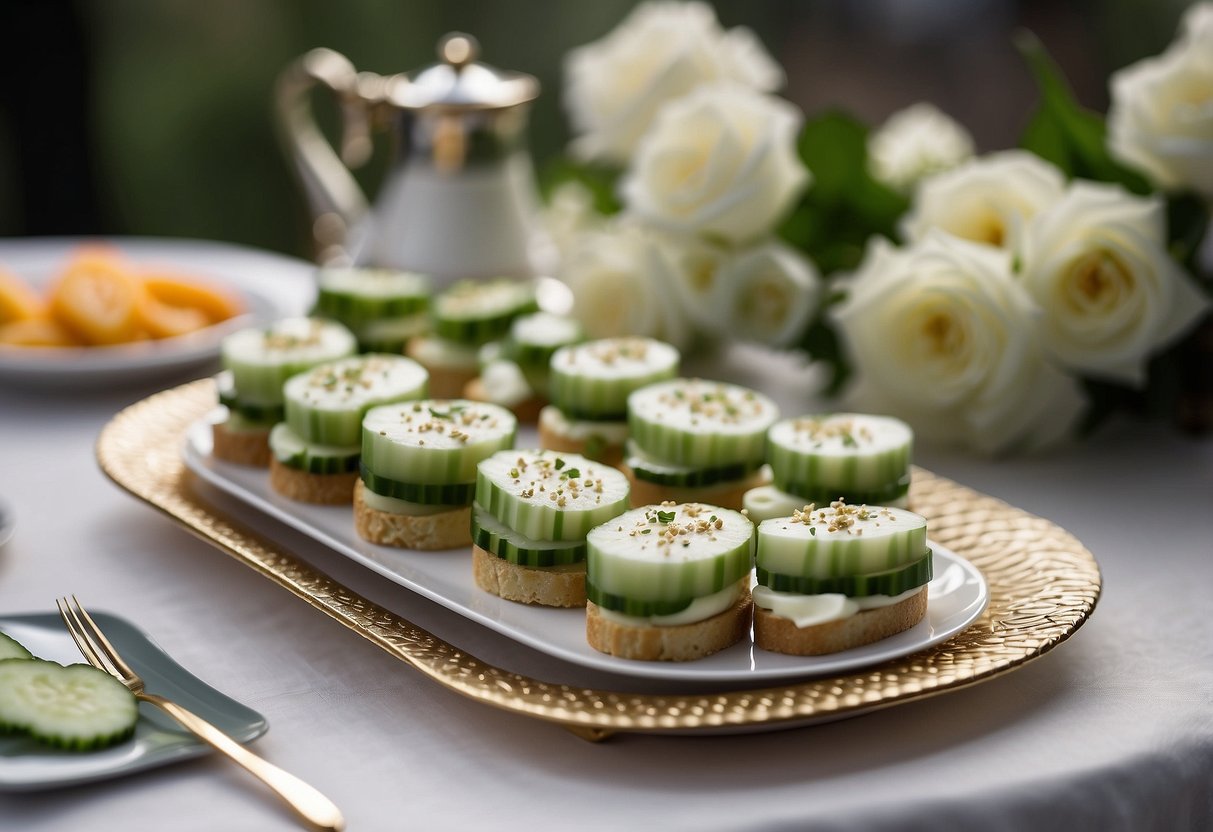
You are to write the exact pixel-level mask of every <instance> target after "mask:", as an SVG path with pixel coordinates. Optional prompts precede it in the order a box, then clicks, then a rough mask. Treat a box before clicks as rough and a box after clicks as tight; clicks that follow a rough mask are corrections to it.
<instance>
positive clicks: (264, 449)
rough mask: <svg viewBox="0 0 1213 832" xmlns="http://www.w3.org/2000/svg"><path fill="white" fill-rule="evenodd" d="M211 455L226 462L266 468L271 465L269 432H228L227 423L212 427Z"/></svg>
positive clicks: (219, 423)
mask: <svg viewBox="0 0 1213 832" xmlns="http://www.w3.org/2000/svg"><path fill="white" fill-rule="evenodd" d="M211 437H212V444H211V455H212V456H214V457H215V458H216V459H222V460H223V461H224V462H235V463H238V464H240V465H253V466H256V467H257V468H266V467H268V466H269V464H270V458H271V457H272V456H273V454H272V453H270V432H269V430H268V429H267V430H228V429H227V422H226V421H224V422H218V423H217V424H214V425H212V426H211Z"/></svg>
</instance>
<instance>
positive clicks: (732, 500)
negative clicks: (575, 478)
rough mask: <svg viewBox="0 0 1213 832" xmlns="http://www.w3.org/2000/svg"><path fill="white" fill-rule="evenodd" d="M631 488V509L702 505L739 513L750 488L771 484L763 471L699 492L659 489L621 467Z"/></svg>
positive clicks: (626, 468)
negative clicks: (668, 503) (671, 504)
mask: <svg viewBox="0 0 1213 832" xmlns="http://www.w3.org/2000/svg"><path fill="white" fill-rule="evenodd" d="M620 470H621V471H623V473H624V474H626V475H627V478H628V482H630V483H631V484H632V505H634V506H649V505H658V504H659V503H661V502H663V501H665V500H673V501H674V502H676V503H705V504H707V505H710V506H720V507H721V508H731V509H733V510H734V511H741V509H742V502H743V498H744V497H745V493H746V492H747V491H749V490H750V489H751V488H758V487H759V486H762V485H766V484H767V483H768V482H769V481H770V476H769V475H768V473H767V470H766V469H765V468H760V469H759V470H757V471H755V472H754V473H753V474H751V475H750V476H748V477H746V478H745V479H743V480H733V481H732V482H721V483H716V484H715V485H705V486H702V487H698V488H676V487H673V486H669V485H658V484H656V483H652V482H649V481H648V480H642V479H639V478H638V477H637V476H636V474H635V473H634V472H633V471H632V469H631V468H629V467H627V466H626V465H622V466H620Z"/></svg>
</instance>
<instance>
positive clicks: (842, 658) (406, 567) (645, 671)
mask: <svg viewBox="0 0 1213 832" xmlns="http://www.w3.org/2000/svg"><path fill="white" fill-rule="evenodd" d="M222 413H223V411H222V410H217V411H215V413H213V414H212V415H211V416H210V417H209V418H207V419H203V420H200V421H198V422H197V423H195V424H194V425H193V426H192V427H191V428H190V430H189V432H188V434H187V435H186V439H185V447H184V449H183V451H184V458H185V464H186V466H187V467H188V468H189V469H190V470H191V471H193V472H194V473H196V474H197V475H198V476H200V477H202V478H203V479H204V480H206V481H207V482H209V483H211V484H213V485H215V486H216V487H218V488H219V489H221V490H223V491H225V492H227V493H228V494H230V495H232V496H233V497H235V498H236V499H238V500H240V501H241V502H243V503H245V504H246V505H249V506H252V507H253V508H255V509H257V510H259V511H262V512H264V513H266V514H268V515H270V516H271V517H274V518H276V519H278V520H280V521H282V522H284V523H286V524H287V525H289V526H293V527H294V528H296V529H299V530H300V531H302V532H303V533H305V534H307V535H309V536H310V537H312V538H314V539H315V540H317V541H319V542H320V543H323V544H324V545H326V546H328V547H330V548H332V549H333V550H335V551H337V552H339V553H340V554H342V555H345V556H346V557H349V558H352V559H353V560H355V561H357V562H358V563H360V564H362V565H363V566H366V567H367V568H369V569H372V570H374V571H375V572H378V573H379V574H381V575H384V576H385V577H387V578H389V579H390V580H392V581H394V582H396V583H398V584H400V585H402V586H405V587H407V588H409V589H411V590H413V591H414V592H417V593H419V594H421V595H424V596H425V597H426V598H429V599H431V600H433V601H436V602H437V603H439V604H442V605H443V606H445V607H447V608H449V609H452V610H454V611H455V612H458V613H460V614H461V615H463V616H465V617H466V618H468V619H470V620H472V621H475V622H477V623H479V624H483V625H484V626H486V627H490V628H492V629H494V630H496V631H498V632H500V633H502V634H504V635H506V636H509V637H510V638H513V639H515V640H517V641H519V642H522V643H523V644H526V645H528V646H530V647H533V648H535V649H537V650H540V651H542V652H544V653H547V654H549V655H551V656H555V657H557V658H560V659H564V660H565V661H570V662H574V663H576V664H579V665H583V666H585V667H591V668H594V669H595V670H602V671H606V672H608V673H617V674H622V675H626V676H634V677H645V678H652V679H665V680H674V681H687V682H739V683H745V684H752V683H754V682H761V681H776V680H790V679H800V678H807V677H810V676H822V675H826V674H831V673H841V672H844V671H849V670H854V669H856V668H859V667H865V666H868V665H873V664H878V663H880V662H883V661H887V660H889V659H895V658H899V657H901V656H906V655H909V654H910V653H916V652H918V651H919V650H923V649H925V648H927V647H931V646H932V645H935V644H938V643H940V642H942V641H945V640H946V639H949V638H951V637H952V636H954V635H956V634H957V633H959V632H961V631H962V630H964V629H965V628H966V627H968V626H969V625H970V624H972V623H973V622H974V621H975V620H976V619H977V617H978V616H979V615H981V613H982V612H983V611H984V610H985V608H986V604H987V602H988V601H989V593H988V590H987V587H986V582H985V579H984V578H983V577H982V576H981V573H980V572H979V571H978V570H977V569H976V567H974V566H973V565H972V564H971V563H969V562H968V561H967V560H965V559H964V558H962V557H961V556H960V555H958V554H956V553H955V552H952V551H951V550H950V549H946V548H944V547H942V546H940V545H938V544H937V543H932V544H931V547H932V549H933V550H934V553H935V562H934V565H935V578H934V580H932V581H931V583H930V584H929V585H928V587H927V592H928V596H927V597H928V598H929V600H930V603H929V604H928V607H927V615H926V617H925V618H924V619H923V620H922V621H921V622H919V623H918V625H917V626H915V627H913V628H911V629H909V630H906V631H905V632H903V633H898V634H897V635H895V636H891V637H890V638H886V639H884V640H882V641H878V642H876V643H875V644H869V645H866V646H864V647H857V648H855V649H853V650H847V651H844V652H841V653H834V654H831V655H828V656H807V657H806V656H785V655H782V654H779V653H769V652H767V651H765V650H759V649H758V648H756V647H754V645H753V644H752V643H750V642H749V641H748V640H747V641H745V642H742V643H740V644H736V645H734V646H733V647H730V648H729V649H727V650H722V651H721V652H719V653H716V654H714V655H711V656H708V657H706V658H703V659H699V660H697V661H693V662H639V661H629V660H627V659H620V658H616V657H614V656H608V655H605V654H603V653H599V652H598V651H597V650H595V649H594V648H592V647H590V646H589V644H588V643H587V642H586V640H585V611H584V610H576V609H553V608H551V607H539V606H531V605H527V604H516V603H513V602H511V601H506V600H504V599H502V598H499V597H497V596H496V595H492V594H490V593H488V592H485V591H484V590H482V589H480V588H479V587H477V586H476V584H475V582H474V581H473V579H472V565H471V548H470V547H468V548H465V549H462V550H461V549H452V550H451V551H449V552H438V553H435V552H416V551H410V550H408V549H396V548H392V547H389V546H377V545H375V544H373V543H368V542H366V541H365V540H363V539H362V538H360V537H358V535H357V534H356V533H355V532H354V520H353V509H352V508H351V507H349V506H317V505H310V504H304V503H297V502H294V501H292V500H288V499H286V498H285V497H283V496H281V495H279V494H278V493H277V492H275V491H274V490H273V489H272V488H271V487H270V484H269V475H268V472H267V471H266V470H265V469H262V468H251V467H248V466H244V465H233V464H231V463H226V462H222V461H219V460H216V459H214V458H213V457H212V456H211V422H212V421H213V420H215V419H218V418H222ZM534 441H535V436H534V431H533V429H530V428H524V429H521V430H520V431H519V436H518V443H519V447H527V446H528V443H533V442H534Z"/></svg>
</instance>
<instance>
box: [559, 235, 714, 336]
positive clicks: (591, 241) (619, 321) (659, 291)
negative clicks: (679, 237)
mask: <svg viewBox="0 0 1213 832" xmlns="http://www.w3.org/2000/svg"><path fill="white" fill-rule="evenodd" d="M560 276H561V278H562V279H563V280H564V282H565V283H566V284H567V285H568V287H569V290H570V291H571V293H572V295H573V308H572V315H573V317H574V318H576V319H577V320H579V321H580V322H581V324H582V326H583V327H584V329H585V333H586V335H587V336H588V337H590V338H612V337H615V336H618V335H643V336H647V337H650V338H658V339H660V340H663V341H667V342H668V343H671V344H674V345H675V346H684V345H685V344H686V343H687V342H688V341H689V339H690V335H691V327H690V326H689V324H688V323H687V321H686V319H685V315H684V313H683V310H682V307H681V305H680V304H679V303H678V299H677V297H676V296H675V295H674V290H673V285H672V281H673V278H672V276H671V266H670V262H669V260H668V259H667V256H666V254H665V252H664V251H663V249H662V243H661V241H660V240H659V239H658V238H657V237H656V236H655V235H653V234H652V233H650V232H649V231H648V230H646V229H644V228H642V227H640V226H637V225H635V224H633V223H628V222H620V221H614V222H611V223H608V224H606V225H605V226H604V227H602V228H600V229H596V230H592V231H587V232H584V233H583V234H581V235H579V236H578V239H577V241H576V244H575V245H574V246H573V249H572V251H571V253H570V256H569V257H568V258H566V260H565V261H564V262H563V264H562V265H561V273H560Z"/></svg>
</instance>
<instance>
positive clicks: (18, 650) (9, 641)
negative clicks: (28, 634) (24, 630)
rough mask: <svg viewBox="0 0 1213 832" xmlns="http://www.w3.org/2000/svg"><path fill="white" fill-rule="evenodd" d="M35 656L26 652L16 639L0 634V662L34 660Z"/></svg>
mask: <svg viewBox="0 0 1213 832" xmlns="http://www.w3.org/2000/svg"><path fill="white" fill-rule="evenodd" d="M33 657H34V654H33V653H31V652H30V651H28V650H26V649H25V647H23V646H22V645H21V644H20V643H19V642H18V641H17V640H16V639H14V638H10V637H8V636H6V635H5V634H4V633H0V661H3V660H4V659H32V658H33Z"/></svg>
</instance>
